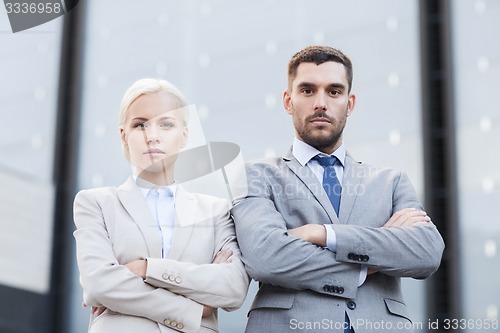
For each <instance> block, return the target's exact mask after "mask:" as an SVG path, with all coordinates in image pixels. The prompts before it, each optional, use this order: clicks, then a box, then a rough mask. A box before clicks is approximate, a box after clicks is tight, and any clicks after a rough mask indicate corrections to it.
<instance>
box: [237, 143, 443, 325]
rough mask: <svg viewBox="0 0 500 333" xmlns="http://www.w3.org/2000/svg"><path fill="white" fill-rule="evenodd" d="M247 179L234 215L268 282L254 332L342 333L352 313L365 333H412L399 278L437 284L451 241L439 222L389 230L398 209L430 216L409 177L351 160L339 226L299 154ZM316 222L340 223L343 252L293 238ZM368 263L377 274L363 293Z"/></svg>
mask: <svg viewBox="0 0 500 333" xmlns="http://www.w3.org/2000/svg"><path fill="white" fill-rule="evenodd" d="M246 171H247V173H246V177H247V180H248V193H247V195H246V196H245V197H241V198H239V199H237V200H236V201H235V205H234V207H233V209H232V214H233V218H234V220H235V225H236V235H237V238H238V243H239V245H240V249H241V252H242V260H243V262H244V264H245V267H246V269H247V272H248V273H249V275H250V276H251V277H252V278H253V279H254V280H256V281H259V282H260V288H259V291H258V293H257V295H256V297H255V300H254V302H253V305H252V307H251V309H250V312H249V319H248V324H247V329H246V332H247V333H254V332H255V333H266V332H273V333H275V332H291V331H305V330H307V332H343V328H342V325H343V323H344V316H345V313H346V312H347V314H348V315H349V318H350V320H351V323H352V324H353V326H354V329H355V331H356V333H364V332H388V331H393V332H402V331H405V332H410V331H412V330H411V319H410V317H409V315H408V313H407V309H406V305H405V302H404V299H403V296H402V294H401V288H400V278H401V277H412V278H416V279H424V278H427V277H429V276H430V275H431V274H432V273H434V272H435V271H436V270H437V268H438V267H439V265H440V262H441V256H442V252H443V250H444V243H443V240H442V238H441V236H440V234H439V232H438V231H437V229H436V227H435V225H434V224H433V223H420V224H418V225H415V226H412V227H406V228H382V226H383V225H384V224H385V223H386V222H387V221H388V220H389V218H390V217H391V216H392V214H393V213H394V212H396V211H398V210H401V209H403V208H407V207H415V208H418V209H422V207H421V205H420V203H419V202H418V200H417V197H416V193H415V191H414V189H413V187H412V186H411V184H410V181H409V180H408V177H407V176H406V175H405V174H404V173H402V172H399V171H396V170H392V169H384V168H378V167H374V166H369V165H366V164H362V163H360V162H356V161H354V160H353V159H352V157H351V156H350V155H349V154H348V155H347V157H346V161H345V167H344V177H343V186H342V197H341V204H340V216H339V217H338V218H337V216H336V214H335V212H334V210H333V207H332V205H331V203H330V201H329V199H328V196H327V195H326V192H325V191H324V190H323V187H322V185H321V183H320V182H319V181H318V179H317V178H316V177H315V175H314V174H313V173H312V172H311V171H310V169H309V168H308V167H307V166H305V167H302V166H301V165H300V164H299V162H298V161H297V160H296V159H295V158H294V157H293V155H292V153H291V151H289V153H288V154H287V155H286V156H285V157H284V158H276V159H268V160H263V161H257V162H253V163H250V164H248V165H247V169H246ZM307 223H317V224H326V223H332V225H333V228H334V230H335V233H336V237H337V252H336V253H333V252H331V251H329V250H327V249H324V248H322V247H318V246H316V245H314V244H311V243H309V242H306V241H304V240H302V239H300V238H298V237H295V236H293V235H289V234H288V233H287V229H291V228H296V227H299V226H301V225H304V224H307ZM361 264H365V265H368V266H369V267H373V268H375V269H376V270H378V273H375V274H372V275H369V276H368V277H367V279H366V281H365V282H364V283H363V284H362V285H361V286H359V287H358V278H359V274H360V265H361ZM408 327H410V329H407V328H408ZM376 328H380V330H377V329H376Z"/></svg>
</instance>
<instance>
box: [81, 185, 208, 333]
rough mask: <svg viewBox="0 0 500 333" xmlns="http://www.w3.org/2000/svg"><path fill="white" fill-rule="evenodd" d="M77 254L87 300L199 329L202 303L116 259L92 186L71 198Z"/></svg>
mask: <svg viewBox="0 0 500 333" xmlns="http://www.w3.org/2000/svg"><path fill="white" fill-rule="evenodd" d="M74 221H75V224H76V231H75V232H74V237H75V239H76V255H77V261H78V268H79V270H80V276H81V283H82V286H83V289H84V293H85V294H86V297H87V299H88V300H92V302H95V303H96V304H87V305H102V306H105V307H107V308H109V309H110V310H112V311H115V312H118V313H122V314H125V315H133V316H140V317H145V318H148V319H150V320H153V321H155V322H158V323H166V322H172V321H174V322H176V323H177V327H175V329H177V330H180V331H183V332H194V331H198V330H199V329H200V325H201V318H202V311H203V306H202V305H201V304H198V303H196V302H194V301H192V300H190V299H188V298H186V297H184V296H181V295H176V294H174V293H172V292H170V291H168V290H164V289H158V288H155V287H153V286H150V285H148V284H146V283H144V281H143V280H142V278H140V277H138V276H136V275H135V274H133V273H132V272H130V271H129V270H128V269H127V268H126V267H125V266H122V265H120V264H119V263H118V261H117V259H116V258H115V255H114V253H113V247H112V243H111V240H110V238H109V236H108V233H107V230H106V223H105V221H104V218H103V212H102V210H101V207H100V204H99V203H98V201H97V200H96V197H95V195H94V192H93V190H88V191H81V192H79V193H78V194H77V196H76V198H75V202H74Z"/></svg>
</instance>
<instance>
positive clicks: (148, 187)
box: [132, 173, 177, 199]
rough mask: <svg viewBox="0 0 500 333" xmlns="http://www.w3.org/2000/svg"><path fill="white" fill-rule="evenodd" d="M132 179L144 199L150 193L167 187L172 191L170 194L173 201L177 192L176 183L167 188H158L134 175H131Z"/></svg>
mask: <svg viewBox="0 0 500 333" xmlns="http://www.w3.org/2000/svg"><path fill="white" fill-rule="evenodd" d="M132 178H133V179H134V181H135V183H136V184H137V186H139V189H140V190H141V192H142V195H143V196H144V198H146V197H147V196H148V194H149V193H150V192H151V191H156V190H157V189H162V188H165V187H168V188H169V189H170V190H171V191H172V194H173V196H174V199H175V194H176V192H177V183H175V182H174V183H173V184H171V185H168V186H158V185H156V184H153V183H151V182H148V181H147V180H144V179H142V178H141V177H138V176H137V175H136V174H135V173H133V174H132Z"/></svg>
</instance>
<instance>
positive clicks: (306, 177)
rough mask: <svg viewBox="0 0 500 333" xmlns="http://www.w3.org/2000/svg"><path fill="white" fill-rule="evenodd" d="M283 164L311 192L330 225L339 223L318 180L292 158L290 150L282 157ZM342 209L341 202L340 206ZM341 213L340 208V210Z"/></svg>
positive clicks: (306, 167) (307, 168)
mask: <svg viewBox="0 0 500 333" xmlns="http://www.w3.org/2000/svg"><path fill="white" fill-rule="evenodd" d="M283 160H284V161H285V164H286V165H287V166H288V167H289V168H290V170H291V171H292V172H293V173H294V174H295V175H296V176H297V177H298V178H299V179H300V180H301V181H302V183H303V184H304V185H305V186H306V187H307V188H308V189H309V191H311V193H312V194H313V195H314V197H315V198H316V200H318V202H319V203H320V204H321V206H322V207H323V208H324V210H325V211H326V213H327V214H328V217H329V218H330V220H331V222H332V223H339V218H338V217H337V214H336V213H335V211H334V210H333V206H332V203H331V202H330V199H329V198H328V195H327V194H326V192H325V190H324V189H323V186H322V185H321V183H320V182H319V181H318V178H316V176H315V175H314V174H313V172H312V171H311V170H310V169H309V167H308V166H302V165H301V164H300V163H299V161H297V159H296V158H295V157H294V156H293V154H292V150H291V149H290V150H289V151H288V153H287V154H286V155H285V156H284V157H283ZM340 205H341V206H340V207H342V201H341V204H340ZM341 211H342V208H341Z"/></svg>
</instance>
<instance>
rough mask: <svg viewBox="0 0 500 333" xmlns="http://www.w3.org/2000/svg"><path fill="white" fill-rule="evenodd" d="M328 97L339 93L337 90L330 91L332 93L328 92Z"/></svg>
mask: <svg viewBox="0 0 500 333" xmlns="http://www.w3.org/2000/svg"><path fill="white" fill-rule="evenodd" d="M330 95H332V96H337V95H340V91H338V90H332V91H330Z"/></svg>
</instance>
